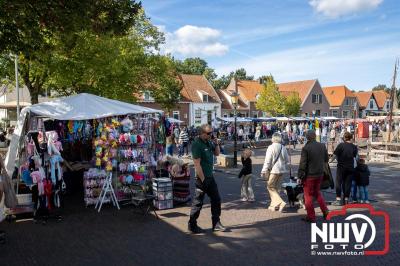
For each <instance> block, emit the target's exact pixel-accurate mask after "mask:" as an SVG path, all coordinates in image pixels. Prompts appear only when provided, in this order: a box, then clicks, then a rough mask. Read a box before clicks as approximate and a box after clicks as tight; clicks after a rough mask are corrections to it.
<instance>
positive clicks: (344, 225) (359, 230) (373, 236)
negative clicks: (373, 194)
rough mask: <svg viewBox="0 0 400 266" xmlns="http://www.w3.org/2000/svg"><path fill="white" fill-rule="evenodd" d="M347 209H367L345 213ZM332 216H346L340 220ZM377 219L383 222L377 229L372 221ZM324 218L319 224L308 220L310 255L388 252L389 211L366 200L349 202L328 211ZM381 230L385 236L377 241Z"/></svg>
mask: <svg viewBox="0 0 400 266" xmlns="http://www.w3.org/2000/svg"><path fill="white" fill-rule="evenodd" d="M350 209H357V210H360V211H361V210H362V209H364V210H365V209H367V210H368V213H353V212H352V213H348V210H350ZM335 217H337V218H341V217H343V218H344V217H345V219H344V221H343V222H339V221H335V220H336V219H334V218H335ZM379 219H380V220H382V221H383V223H384V226H381V228H382V230H377V226H376V224H375V222H374V221H373V220H379ZM327 220H328V222H325V223H322V224H321V225H318V224H316V223H312V224H311V251H312V252H311V254H312V255H316V254H317V255H341V254H343V255H384V254H386V253H388V252H389V215H388V214H387V213H386V212H384V211H376V210H375V209H374V208H373V207H372V206H371V205H369V204H348V205H345V206H344V207H343V208H342V209H341V210H335V211H331V212H330V213H329V215H328V217H327ZM382 232H383V234H384V240H383V241H381V240H380V241H377V234H378V233H382ZM378 242H379V243H378ZM377 247H379V248H377ZM326 251H328V252H326ZM350 251H351V253H350Z"/></svg>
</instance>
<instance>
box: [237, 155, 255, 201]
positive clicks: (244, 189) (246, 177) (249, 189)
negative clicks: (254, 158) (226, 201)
mask: <svg viewBox="0 0 400 266" xmlns="http://www.w3.org/2000/svg"><path fill="white" fill-rule="evenodd" d="M251 155H252V151H251V150H250V149H245V150H244V151H243V153H242V156H241V160H242V169H241V170H240V173H239V178H241V179H242V186H241V189H240V196H241V198H242V201H250V202H254V192H253V186H252V184H251V183H252V162H251V158H250V157H251Z"/></svg>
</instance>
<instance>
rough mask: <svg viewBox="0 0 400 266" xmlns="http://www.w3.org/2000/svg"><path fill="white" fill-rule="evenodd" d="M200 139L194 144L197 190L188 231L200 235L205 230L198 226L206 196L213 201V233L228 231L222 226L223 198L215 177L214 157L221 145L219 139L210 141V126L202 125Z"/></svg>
mask: <svg viewBox="0 0 400 266" xmlns="http://www.w3.org/2000/svg"><path fill="white" fill-rule="evenodd" d="M198 134H199V135H198V138H196V139H195V140H194V142H193V144H192V157H193V163H194V168H195V171H196V182H195V183H196V190H195V196H194V199H193V202H192V208H191V211H190V219H189V223H188V229H189V231H190V232H192V233H194V234H199V233H201V232H202V231H203V230H202V229H201V228H200V227H199V226H198V225H197V218H199V215H200V211H201V208H202V207H203V201H204V196H205V194H207V195H208V197H209V198H210V201H211V219H212V230H213V231H226V228H225V227H224V226H223V225H222V224H221V221H220V216H221V198H220V196H219V192H218V186H217V183H216V182H215V179H214V176H213V157H214V155H215V156H218V155H219V153H220V147H219V146H220V143H219V141H218V139H217V138H215V139H214V140H213V142H211V141H210V139H211V135H212V128H211V126H210V125H208V124H205V125H201V126H200V128H199V130H198Z"/></svg>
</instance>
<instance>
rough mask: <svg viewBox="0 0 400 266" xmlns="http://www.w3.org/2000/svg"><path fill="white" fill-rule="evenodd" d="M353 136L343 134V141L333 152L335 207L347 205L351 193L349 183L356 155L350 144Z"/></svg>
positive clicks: (346, 133) (354, 148)
mask: <svg viewBox="0 0 400 266" xmlns="http://www.w3.org/2000/svg"><path fill="white" fill-rule="evenodd" d="M352 139H353V135H352V134H351V133H350V132H347V131H346V132H345V133H344V134H343V141H344V142H342V143H340V144H339V145H338V146H337V147H336V149H335V151H334V152H333V157H332V159H331V162H332V161H333V160H335V159H336V160H337V162H338V164H337V171H336V201H334V202H333V203H332V205H335V206H341V205H343V204H347V203H348V201H349V196H350V192H351V182H352V180H353V178H354V167H355V165H354V164H355V161H356V157H357V155H358V150H357V146H356V145H354V144H353V143H352Z"/></svg>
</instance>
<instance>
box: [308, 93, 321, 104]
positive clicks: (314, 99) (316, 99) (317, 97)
mask: <svg viewBox="0 0 400 266" xmlns="http://www.w3.org/2000/svg"><path fill="white" fill-rule="evenodd" d="M311 97H312V99H311V100H312V103H316V104H321V103H322V94H313V95H312V96H311Z"/></svg>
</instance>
